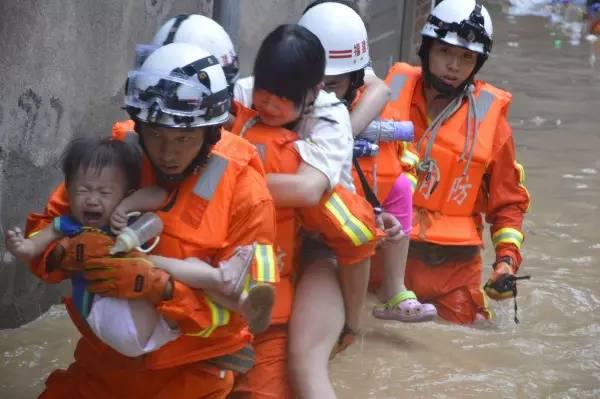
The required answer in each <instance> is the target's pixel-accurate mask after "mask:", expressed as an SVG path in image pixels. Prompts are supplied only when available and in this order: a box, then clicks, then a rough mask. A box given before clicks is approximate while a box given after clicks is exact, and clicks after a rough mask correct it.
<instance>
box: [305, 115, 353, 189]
mask: <svg viewBox="0 0 600 399" xmlns="http://www.w3.org/2000/svg"><path fill="white" fill-rule="evenodd" d="M301 130H302V131H301V132H299V133H300V135H301V136H302V137H303V139H301V140H297V141H296V142H295V143H294V147H295V148H296V150H297V151H298V153H299V154H300V157H301V158H302V161H304V162H305V163H307V164H308V165H310V166H312V167H313V168H315V169H317V170H318V171H320V172H321V173H323V174H324V175H325V176H327V179H328V180H329V189H330V190H332V189H333V188H334V187H335V186H336V185H337V184H338V183H339V182H340V178H341V176H342V170H343V168H344V165H345V163H346V161H347V159H348V157H349V154H352V150H353V149H352V147H353V145H354V140H353V138H352V126H351V124H350V115H349V114H348V110H346V108H345V107H344V106H342V105H339V106H332V107H331V112H330V113H329V114H328V115H319V116H317V117H314V118H313V117H310V119H307V120H306V121H304V122H303V126H302V129H301Z"/></svg>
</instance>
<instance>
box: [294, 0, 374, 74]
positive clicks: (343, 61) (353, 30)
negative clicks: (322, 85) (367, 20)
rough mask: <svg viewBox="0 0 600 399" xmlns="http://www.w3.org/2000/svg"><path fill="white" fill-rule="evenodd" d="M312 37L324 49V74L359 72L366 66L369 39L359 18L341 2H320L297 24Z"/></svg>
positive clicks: (367, 63)
mask: <svg viewBox="0 0 600 399" xmlns="http://www.w3.org/2000/svg"><path fill="white" fill-rule="evenodd" d="M298 25H302V26H304V27H305V28H306V29H308V30H310V31H311V32H312V33H314V34H315V36H317V37H318V38H319V40H320V41H321V44H322V45H323V47H324V48H325V54H326V56H327V65H326V66H325V75H329V76H331V75H341V74H344V73H348V72H353V71H359V70H361V69H363V68H365V67H366V66H367V65H369V60H370V58H369V38H368V37H367V29H366V28H365V24H364V23H363V21H362V19H361V18H360V15H358V14H357V13H356V12H355V11H354V10H353V9H352V8H350V7H348V6H345V5H343V4H340V3H333V2H331V3H322V4H319V5H317V6H314V7H312V8H311V9H309V10H308V11H307V12H306V13H305V14H304V15H303V16H302V18H301V19H300V21H298Z"/></svg>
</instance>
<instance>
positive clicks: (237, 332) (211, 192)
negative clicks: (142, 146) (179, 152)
mask: <svg viewBox="0 0 600 399" xmlns="http://www.w3.org/2000/svg"><path fill="white" fill-rule="evenodd" d="M132 128H133V124H132V123H131V122H130V121H128V122H125V123H120V124H117V125H115V127H113V137H115V138H117V139H120V140H137V134H136V133H135V132H133V130H132ZM149 166H150V164H149V162H145V163H144V167H143V171H142V172H143V173H142V174H143V180H144V184H150V183H151V182H153V180H154V177H153V172H152V168H150V167H149ZM248 167H251V168H255V169H256V170H258V171H260V172H261V173H264V170H263V168H262V164H261V162H260V159H258V156H257V154H256V151H254V149H253V147H251V146H250V145H249V144H248V143H247V142H246V141H244V140H241V139H240V138H239V137H236V136H234V135H232V134H230V133H228V132H222V136H221V140H220V141H219V142H218V143H217V144H216V145H215V146H214V147H213V150H212V151H211V157H210V159H209V161H208V163H207V165H206V166H205V167H204V168H203V171H202V173H200V174H193V175H190V176H189V177H187V178H186V179H185V180H184V181H183V182H182V184H181V185H180V186H179V188H178V189H177V192H176V194H174V196H173V197H172V202H171V203H170V205H167V207H166V209H163V210H161V211H159V214H160V216H161V219H162V220H163V223H164V229H163V233H162V235H161V240H160V243H159V245H158V246H157V248H156V249H155V252H156V253H159V254H161V255H163V256H167V257H172V258H177V259H185V258H188V257H196V258H199V259H203V260H205V261H208V262H209V263H212V262H210V261H211V260H212V259H213V258H214V257H215V256H217V255H220V252H221V251H223V250H224V249H225V247H226V246H228V240H227V238H228V231H229V228H230V217H229V216H228V215H230V214H231V209H230V206H231V202H232V198H233V197H234V195H233V193H234V190H235V183H236V181H237V177H238V175H239V174H240V172H242V171H243V170H244V169H245V168H248ZM199 231H202V232H203V234H198V232H199ZM230 255H232V254H226V256H230ZM244 327H245V322H244V321H243V319H242V317H241V316H240V315H239V314H236V313H231V318H230V320H229V323H228V324H227V325H224V326H221V327H220V328H217V329H215V330H214V332H212V334H211V335H210V336H208V337H198V336H191V335H182V336H181V337H179V338H178V339H177V340H175V341H172V342H170V343H169V344H167V345H165V346H164V347H162V348H160V349H159V350H157V351H155V352H152V353H150V354H148V355H146V356H145V358H144V362H145V364H146V365H147V367H149V368H165V367H174V366H177V365H180V364H186V363H190V362H193V361H199V360H203V359H210V358H214V357H217V356H221V355H224V354H227V353H232V352H235V351H236V350H239V349H241V348H242V347H243V346H244V345H246V343H247V341H248V338H249V337H248V335H247V333H245V332H244V331H243V330H244Z"/></svg>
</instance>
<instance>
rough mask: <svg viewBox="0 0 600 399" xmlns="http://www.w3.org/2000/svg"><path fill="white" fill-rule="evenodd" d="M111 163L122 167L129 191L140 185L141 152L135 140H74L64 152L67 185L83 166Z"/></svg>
mask: <svg viewBox="0 0 600 399" xmlns="http://www.w3.org/2000/svg"><path fill="white" fill-rule="evenodd" d="M108 166H114V167H116V168H119V169H121V170H123V172H124V173H125V177H126V178H127V191H129V190H135V189H137V188H138V187H139V185H140V180H141V175H142V153H141V150H140V148H139V147H138V146H137V145H135V144H130V143H126V142H124V141H119V140H115V139H113V138H111V137H104V138H93V137H83V138H77V139H74V140H72V141H71V142H70V143H69V145H68V146H67V148H66V149H65V152H64V153H63V156H62V171H63V174H64V177H65V184H66V185H67V187H68V186H69V184H70V183H71V182H72V181H73V178H74V177H75V175H76V173H77V172H78V171H80V170H88V169H92V170H94V171H97V172H98V173H100V171H101V170H102V169H104V168H106V167H108Z"/></svg>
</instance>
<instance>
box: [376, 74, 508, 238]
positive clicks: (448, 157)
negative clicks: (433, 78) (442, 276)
mask: <svg viewBox="0 0 600 399" xmlns="http://www.w3.org/2000/svg"><path fill="white" fill-rule="evenodd" d="M420 79H421V69H420V68H417V67H413V66H410V65H408V64H404V63H398V64H395V65H394V66H393V67H392V68H391V69H390V71H389V73H388V76H387V78H386V81H387V82H389V83H388V84H389V85H390V87H391V89H392V98H391V100H390V103H389V108H390V110H389V112H390V113H391V115H393V118H394V119H396V120H407V119H409V117H410V109H411V101H412V98H413V93H414V90H415V87H416V86H417V83H418V82H419V80H420ZM474 95H475V102H476V107H477V111H478V116H479V123H478V136H477V142H476V146H475V150H474V154H473V158H472V161H471V163H470V166H469V168H468V170H467V173H466V174H464V173H463V172H464V169H465V162H466V160H464V159H462V158H461V154H462V152H463V149H464V145H465V138H466V136H467V113H468V104H467V102H466V101H465V102H464V104H463V105H462V107H461V108H460V109H459V110H458V111H457V112H456V113H454V115H453V116H452V117H450V119H449V120H448V121H446V122H444V123H443V125H442V126H441V128H440V130H439V132H438V134H437V137H436V139H435V142H434V143H433V147H432V151H431V155H430V158H431V159H433V160H434V161H435V162H436V163H437V166H438V168H439V169H438V170H439V173H438V177H439V182H438V183H437V184H436V183H435V179H434V177H435V176H431V175H428V174H426V173H418V174H417V177H418V183H417V188H416V192H415V194H414V198H413V204H414V205H413V206H414V211H415V215H414V217H413V221H414V226H413V229H412V232H411V239H415V240H421V241H427V242H432V243H436V244H441V245H481V244H482V237H481V232H482V229H483V225H482V222H481V216H480V212H481V209H480V206H477V204H478V201H480V200H482V198H481V197H480V192H481V188H482V186H483V178H484V175H485V173H486V169H487V166H488V165H489V163H490V162H491V160H492V147H493V144H494V138H495V134H496V131H497V126H498V125H499V123H500V121H501V120H502V118H504V116H505V114H506V111H507V108H508V106H509V103H510V100H511V96H510V94H509V93H507V92H504V91H502V90H500V89H497V88H495V87H494V86H492V85H490V84H488V83H485V82H481V81H476V82H475V92H474ZM419 138H420V137H417V138H416V140H418V139H419ZM426 139H427V138H426ZM426 145H427V142H426V141H425V143H424V144H423V145H422V146H421V148H418V147H417V145H416V144H415V145H412V146H411V148H412V149H413V151H411V152H409V153H408V158H409V162H410V163H411V164H410V165H409V166H414V165H416V164H417V162H418V160H419V159H421V158H422V157H423V156H424V153H425V147H426ZM434 184H436V185H435V186H433V185H434Z"/></svg>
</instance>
